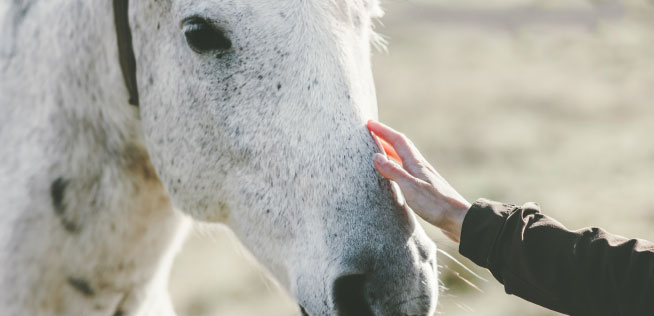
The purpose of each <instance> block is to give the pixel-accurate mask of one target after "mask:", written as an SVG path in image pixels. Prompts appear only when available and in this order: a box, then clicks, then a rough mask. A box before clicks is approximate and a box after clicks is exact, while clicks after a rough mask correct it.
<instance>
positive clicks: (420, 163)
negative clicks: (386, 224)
mask: <svg viewBox="0 0 654 316" xmlns="http://www.w3.org/2000/svg"><path fill="white" fill-rule="evenodd" d="M368 129H369V130H370V131H371V132H372V133H373V137H378V138H379V140H381V142H380V144H381V145H382V148H383V150H384V151H385V152H386V153H387V154H388V155H389V156H390V157H391V158H393V159H395V160H397V162H395V161H392V160H390V159H388V157H387V156H386V155H384V154H380V153H376V154H375V155H374V158H373V159H374V163H375V167H376V168H377V171H379V173H380V174H381V175H382V176H383V177H384V178H387V179H389V180H392V181H395V182H396V183H397V184H398V185H399V186H400V189H401V190H402V193H403V194H404V198H405V199H406V201H407V204H408V205H409V207H410V208H411V209H412V210H413V211H414V212H416V214H418V215H419V216H420V217H422V218H423V219H424V220H425V221H427V222H428V223H431V224H432V225H435V226H437V227H438V228H440V229H441V230H442V231H443V233H444V234H445V235H446V236H448V237H449V238H450V239H452V240H453V241H455V242H459V239H460V237H461V225H462V224H463V219H464V218H465V215H466V213H467V212H468V209H469V208H470V203H469V202H468V201H467V200H466V199H464V198H463V197H462V196H461V195H460V194H459V193H458V192H457V191H456V190H455V189H454V188H453V187H452V186H451V185H450V184H449V183H447V181H445V179H443V177H441V175H440V174H438V172H436V170H435V169H434V167H432V166H431V165H430V164H429V162H427V160H425V158H424V157H423V156H422V154H420V152H419V151H418V149H417V148H416V147H415V146H414V145H413V143H412V142H411V140H409V139H408V138H407V137H406V136H404V135H402V134H401V133H399V132H397V131H395V130H393V129H392V128H390V127H388V126H386V125H384V124H382V123H379V122H376V121H368Z"/></svg>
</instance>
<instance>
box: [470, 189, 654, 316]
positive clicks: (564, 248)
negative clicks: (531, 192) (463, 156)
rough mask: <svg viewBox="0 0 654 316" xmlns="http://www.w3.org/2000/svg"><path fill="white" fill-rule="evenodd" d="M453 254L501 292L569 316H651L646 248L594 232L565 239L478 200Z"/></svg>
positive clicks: (540, 222) (534, 214) (545, 225)
mask: <svg viewBox="0 0 654 316" xmlns="http://www.w3.org/2000/svg"><path fill="white" fill-rule="evenodd" d="M459 251H460V252H461V253H462V254H463V255H464V256H466V257H468V258H470V259H471V260H473V261H474V262H475V263H477V264H478V265H480V266H483V267H486V268H488V269H490V271H491V272H492V273H493V275H494V276H495V278H497V279H498V281H500V282H502V283H503V284H504V286H505V289H506V292H507V293H509V294H515V295H517V296H520V297H522V298H524V299H526V300H529V301H531V302H534V303H537V304H539V305H542V306H545V307H547V308H550V309H553V310H556V311H559V312H563V313H567V314H572V315H644V314H651V311H652V310H654V252H653V251H654V245H653V244H651V243H649V242H646V241H642V240H627V239H625V238H623V237H619V236H614V235H610V234H608V233H606V232H604V231H602V230H600V229H585V230H580V231H570V230H568V229H566V228H565V227H564V226H563V225H561V224H560V223H558V222H557V221H556V220H554V219H552V218H549V217H546V216H544V215H542V214H540V213H539V208H538V206H536V205H535V204H527V205H525V206H523V207H515V206H510V205H503V204H499V203H496V202H491V201H486V200H480V201H477V203H475V204H474V205H473V206H472V207H471V209H470V210H469V212H468V214H467V215H466V218H465V220H464V222H463V226H462V235H461V244H460V248H459Z"/></svg>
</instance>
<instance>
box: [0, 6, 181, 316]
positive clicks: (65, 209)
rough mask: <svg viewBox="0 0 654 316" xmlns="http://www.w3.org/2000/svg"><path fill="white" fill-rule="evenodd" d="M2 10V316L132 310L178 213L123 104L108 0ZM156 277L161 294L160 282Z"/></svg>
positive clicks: (132, 111) (159, 263)
mask: <svg viewBox="0 0 654 316" xmlns="http://www.w3.org/2000/svg"><path fill="white" fill-rule="evenodd" d="M8 12H9V14H8V16H7V17H5V18H4V21H0V22H4V23H5V25H6V23H10V24H11V25H13V26H12V27H11V29H9V28H7V30H9V31H4V32H3V34H2V38H0V39H1V40H2V41H1V42H3V43H11V44H10V48H9V49H4V50H3V52H2V57H1V58H2V63H0V74H1V77H0V83H1V84H0V97H2V98H6V99H7V100H5V101H9V102H0V117H1V118H0V125H2V127H1V129H2V133H0V140H1V141H2V143H3V144H5V146H2V148H0V157H2V158H0V162H2V164H1V165H0V173H2V174H3V179H0V201H2V202H3V203H4V204H0V205H7V206H8V210H7V212H4V213H3V214H4V215H6V216H3V219H0V232H5V233H6V234H7V235H6V237H8V238H7V239H5V240H3V241H2V242H3V243H4V244H2V245H3V246H4V247H0V266H2V267H4V268H2V269H0V284H2V285H0V293H12V295H13V296H11V299H9V297H7V296H3V295H0V307H2V308H3V309H5V310H8V311H9V312H8V313H9V315H11V314H53V313H56V314H71V315H72V314H78V315H95V313H100V312H103V310H104V307H106V309H107V310H115V311H116V312H118V311H119V310H121V309H122V308H131V309H138V308H139V306H140V305H142V303H143V300H144V299H146V298H147V297H148V295H146V294H144V293H145V289H146V288H151V286H152V284H153V282H155V279H157V280H158V279H165V276H166V273H167V271H166V270H167V268H168V267H169V265H170V264H171V262H172V253H174V250H175V249H176V246H177V245H179V242H180V241H181V236H182V235H183V234H181V232H182V231H184V227H185V226H186V220H184V219H183V218H182V217H181V216H180V215H178V214H177V213H176V212H174V211H173V209H172V206H171V203H170V200H169V198H168V196H167V194H166V192H165V190H164V188H163V186H162V184H161V182H160V181H159V179H158V177H157V175H156V173H155V171H154V170H153V168H152V166H151V164H150V160H149V156H148V154H147V151H146V150H145V148H144V145H143V136H142V132H141V130H140V123H139V117H138V115H139V113H138V108H136V107H133V106H131V105H129V104H128V103H127V100H128V93H127V89H126V88H125V84H124V82H123V80H122V74H121V72H120V68H119V62H118V57H117V47H116V37H115V33H114V24H113V15H112V7H111V1H88V0H60V1H55V0H41V1H36V0H24V1H22V2H21V1H14V2H13V3H12V4H11V7H10V8H9V10H8ZM0 101H3V100H0ZM10 138H11V139H10ZM5 141H6V142H5ZM11 166H14V167H11ZM3 208H4V207H3ZM12 249H13V250H12ZM17 249H21V250H20V251H17ZM155 283H156V282H155ZM158 285H160V286H159V288H162V287H163V292H165V280H164V281H162V280H159V281H158ZM55 294H56V295H55ZM78 298H80V299H81V300H79V301H78ZM5 300H7V301H5ZM35 300H38V301H40V302H42V303H39V304H34V303H33V302H34V301H35ZM106 302H119V306H118V307H116V304H115V303H113V305H112V304H105V303H106ZM65 303H70V304H65ZM62 304H63V305H65V306H62ZM37 305H38V306H37ZM125 305H128V306H125ZM98 306H101V307H102V308H101V309H100V310H98ZM12 308H13V309H12ZM35 308H36V309H38V310H34V309H35ZM53 308H56V310H53ZM12 311H16V313H12ZM53 311H54V312H53Z"/></svg>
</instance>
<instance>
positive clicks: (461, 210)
mask: <svg viewBox="0 0 654 316" xmlns="http://www.w3.org/2000/svg"><path fill="white" fill-rule="evenodd" d="M471 206H472V205H471V204H470V203H469V202H468V201H466V200H463V201H456V200H455V201H452V203H451V206H450V207H449V208H448V211H447V215H446V220H445V223H443V226H442V227H441V229H442V230H443V231H444V232H445V233H446V235H447V236H448V237H450V238H451V239H452V240H454V241H455V242H459V241H460V240H461V228H462V227H463V220H464V219H465V217H466V214H468V210H470V207H471Z"/></svg>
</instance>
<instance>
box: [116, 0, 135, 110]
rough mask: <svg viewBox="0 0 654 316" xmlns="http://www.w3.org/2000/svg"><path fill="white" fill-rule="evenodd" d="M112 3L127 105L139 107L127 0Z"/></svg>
mask: <svg viewBox="0 0 654 316" xmlns="http://www.w3.org/2000/svg"><path fill="white" fill-rule="evenodd" d="M113 1H114V22H115V24H116V37H117V40H118V59H119V60H120V70H121V71H122V73H123V79H124V80H125V86H127V91H128V92H129V104H131V105H135V106H138V105H139V90H138V87H137V86H136V58H134V48H133V47H132V32H131V30H130V28H129V17H128V14H127V10H128V6H129V2H128V1H129V0H113Z"/></svg>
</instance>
